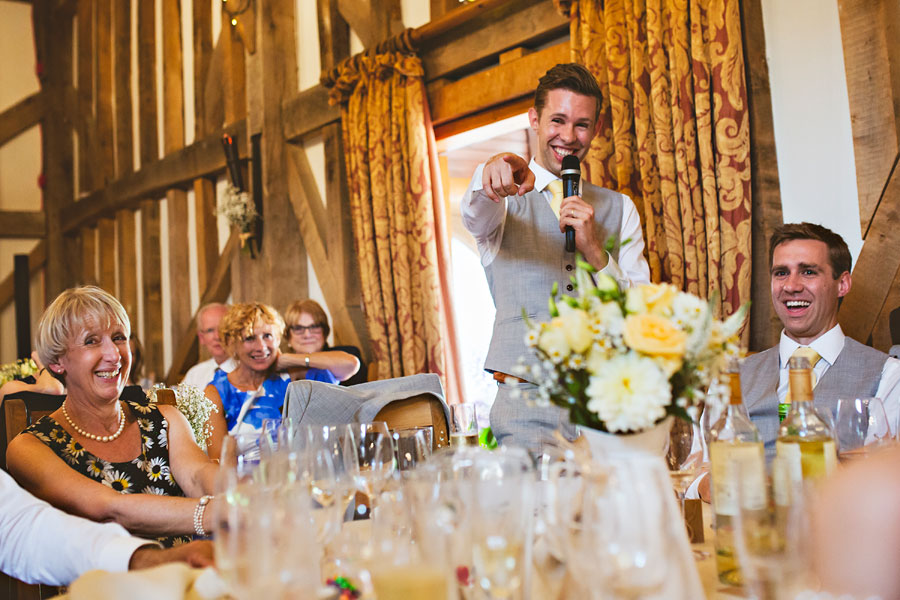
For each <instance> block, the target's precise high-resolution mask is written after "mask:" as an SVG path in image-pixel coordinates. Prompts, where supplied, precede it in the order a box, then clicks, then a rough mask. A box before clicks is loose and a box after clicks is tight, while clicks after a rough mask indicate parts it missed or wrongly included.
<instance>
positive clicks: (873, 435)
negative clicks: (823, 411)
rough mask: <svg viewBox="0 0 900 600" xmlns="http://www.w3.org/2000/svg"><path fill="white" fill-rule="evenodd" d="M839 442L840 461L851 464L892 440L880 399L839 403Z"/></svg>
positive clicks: (854, 399) (844, 400) (843, 400)
mask: <svg viewBox="0 0 900 600" xmlns="http://www.w3.org/2000/svg"><path fill="white" fill-rule="evenodd" d="M834 432H835V441H836V442H837V445H838V458H839V459H840V461H841V462H849V461H851V460H856V459H859V458H865V457H866V454H867V453H868V451H869V450H870V449H872V448H875V447H878V446H880V445H882V444H884V443H887V442H888V441H889V440H890V439H891V428H890V425H889V424H888V419H887V413H885V410H884V404H883V403H882V402H881V400H880V399H878V398H841V399H839V400H838V402H837V411H836V417H835V428H834Z"/></svg>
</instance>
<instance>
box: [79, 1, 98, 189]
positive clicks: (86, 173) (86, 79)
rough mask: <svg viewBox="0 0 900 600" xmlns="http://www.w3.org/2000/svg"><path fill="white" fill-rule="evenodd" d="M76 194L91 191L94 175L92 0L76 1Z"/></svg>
mask: <svg viewBox="0 0 900 600" xmlns="http://www.w3.org/2000/svg"><path fill="white" fill-rule="evenodd" d="M77 20H78V57H77V65H76V66H77V68H78V89H77V94H78V110H77V111H76V114H77V121H76V124H75V128H76V131H77V132H78V191H79V192H86V191H92V190H94V189H95V186H94V181H95V180H96V175H97V173H96V172H95V170H94V169H93V168H92V167H91V162H92V161H91V157H92V156H94V155H95V154H96V149H95V147H96V132H95V131H94V0H78V12H77Z"/></svg>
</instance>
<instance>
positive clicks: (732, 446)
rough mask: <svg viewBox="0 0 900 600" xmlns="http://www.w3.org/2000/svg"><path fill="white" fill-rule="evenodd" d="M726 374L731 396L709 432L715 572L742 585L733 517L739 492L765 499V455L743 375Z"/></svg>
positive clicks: (725, 581)
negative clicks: (749, 409)
mask: <svg viewBox="0 0 900 600" xmlns="http://www.w3.org/2000/svg"><path fill="white" fill-rule="evenodd" d="M727 377H728V390H729V393H730V399H729V402H728V405H727V406H726V407H725V410H724V411H723V412H722V416H721V417H719V419H718V420H717V421H716V422H715V423H714V424H713V426H712V428H711V429H710V432H709V462H710V474H711V477H712V482H711V484H712V485H711V487H712V493H713V510H714V514H715V517H714V519H715V521H714V523H715V531H716V538H715V548H716V572H717V574H718V576H719V581H721V582H722V583H726V584H729V585H743V577H742V576H741V570H740V567H739V565H738V563H737V556H736V554H735V549H734V524H733V520H734V518H735V517H736V516H737V512H738V510H739V507H740V499H739V494H744V495H747V494H753V495H758V496H759V499H758V502H757V503H764V502H765V493H766V479H765V470H766V458H765V450H764V448H763V443H762V439H761V438H760V437H759V431H758V430H757V429H756V427H755V426H754V425H753V423H752V422H751V421H750V417H749V416H748V415H747V411H746V409H745V408H744V404H743V401H742V397H741V376H740V374H739V373H738V372H737V369H736V368H735V369H733V370H732V372H729V373H728V374H727ZM739 478H740V480H741V481H739ZM750 501H751V502H752V501H753V499H751V500H750Z"/></svg>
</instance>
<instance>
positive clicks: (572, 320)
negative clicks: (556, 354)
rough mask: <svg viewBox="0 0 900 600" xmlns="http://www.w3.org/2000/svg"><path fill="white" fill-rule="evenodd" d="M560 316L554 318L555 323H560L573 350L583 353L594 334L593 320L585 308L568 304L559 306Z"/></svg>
mask: <svg viewBox="0 0 900 600" xmlns="http://www.w3.org/2000/svg"><path fill="white" fill-rule="evenodd" d="M559 313H560V314H559V316H558V317H556V318H555V319H553V325H557V324H558V325H559V327H560V328H562V330H563V332H564V333H565V336H566V341H567V342H568V344H569V347H570V348H571V349H572V351H573V352H577V353H579V354H581V353H582V352H584V351H585V350H587V349H588V348H589V347H590V345H591V342H593V336H592V332H591V321H590V319H589V318H588V315H587V313H586V312H584V311H583V310H579V309H576V308H570V307H569V306H568V305H566V306H565V307H563V306H560V307H559Z"/></svg>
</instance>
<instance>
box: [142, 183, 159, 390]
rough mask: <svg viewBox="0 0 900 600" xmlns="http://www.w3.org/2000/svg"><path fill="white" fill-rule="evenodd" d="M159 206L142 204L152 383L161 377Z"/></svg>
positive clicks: (146, 344) (152, 202)
mask: <svg viewBox="0 0 900 600" xmlns="http://www.w3.org/2000/svg"><path fill="white" fill-rule="evenodd" d="M159 221H160V219H159V202H158V201H157V200H144V201H143V202H141V273H142V277H143V290H142V291H143V294H144V298H143V304H144V339H142V340H141V343H142V344H143V345H144V354H145V358H144V364H145V367H144V369H145V373H146V374H147V376H148V377H150V379H152V380H154V381H155V380H156V379H157V376H159V375H162V373H163V372H164V371H163V368H164V365H163V322H162V256H161V245H160V229H159V227H160V222H159Z"/></svg>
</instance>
